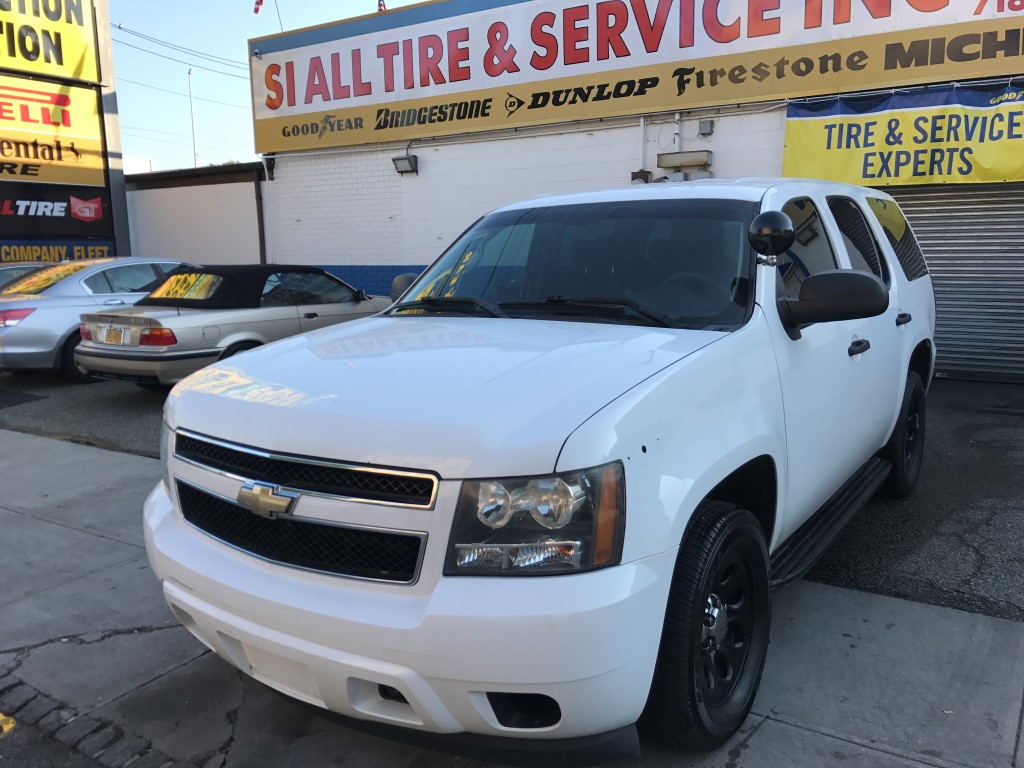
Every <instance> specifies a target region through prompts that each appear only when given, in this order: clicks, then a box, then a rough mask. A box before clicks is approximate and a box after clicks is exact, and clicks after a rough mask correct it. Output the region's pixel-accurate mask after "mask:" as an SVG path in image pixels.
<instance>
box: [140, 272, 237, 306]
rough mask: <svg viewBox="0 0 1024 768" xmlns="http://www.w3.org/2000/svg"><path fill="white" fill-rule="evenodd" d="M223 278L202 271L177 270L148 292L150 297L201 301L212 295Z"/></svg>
mask: <svg viewBox="0 0 1024 768" xmlns="http://www.w3.org/2000/svg"><path fill="white" fill-rule="evenodd" d="M223 282H224V278H223V277H221V276H220V275H210V274H206V273H204V272H179V273H178V274H176V275H171V276H170V277H168V278H167V279H166V280H165V281H164V283H163V284H162V285H161V286H160V287H159V288H157V289H156V290H155V291H153V292H152V293H151V294H149V297H148V298H150V299H189V300H190V301H202V300H203V299H209V298H210V297H211V296H213V295H214V294H215V293H216V292H217V289H218V288H220V285H221V283H223Z"/></svg>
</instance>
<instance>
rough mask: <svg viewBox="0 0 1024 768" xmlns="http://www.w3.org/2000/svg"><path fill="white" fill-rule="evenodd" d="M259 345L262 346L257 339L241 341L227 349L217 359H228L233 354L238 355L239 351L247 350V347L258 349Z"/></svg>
mask: <svg viewBox="0 0 1024 768" xmlns="http://www.w3.org/2000/svg"><path fill="white" fill-rule="evenodd" d="M258 346H260V345H259V342H256V341H240V342H238V343H237V344H232V345H231V346H230V347H228V348H227V349H225V350H224V351H223V352H222V353H221V355H220V357H218V358H217V359H218V360H226V359H227V358H229V357H232V356H233V355H237V354H238V353H239V352H245V351H246V350H247V349H256V347H258Z"/></svg>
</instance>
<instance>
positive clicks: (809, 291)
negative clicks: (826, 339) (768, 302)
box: [778, 269, 889, 338]
mask: <svg viewBox="0 0 1024 768" xmlns="http://www.w3.org/2000/svg"><path fill="white" fill-rule="evenodd" d="M778 304H779V315H780V316H781V318H782V324H783V325H785V326H786V328H787V329H790V330H796V329H798V328H799V327H800V326H801V325H810V324H811V323H830V322H834V321H836V320H857V319H860V318H864V317H876V316H877V315H880V314H882V313H883V312H885V310H887V309H888V308H889V289H888V288H886V287H885V283H883V282H882V281H881V280H879V279H878V278H877V277H875V276H874V275H872V274H869V273H867V272H859V271H856V270H852V269H830V270H827V271H825V272H818V273H816V274H813V275H810V276H808V277H807V278H806V279H805V280H804V281H803V283H802V284H801V285H800V298H799V299H779V302H778ZM796 333H797V335H796V338H799V331H796Z"/></svg>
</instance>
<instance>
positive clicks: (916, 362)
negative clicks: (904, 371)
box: [908, 339, 935, 392]
mask: <svg viewBox="0 0 1024 768" xmlns="http://www.w3.org/2000/svg"><path fill="white" fill-rule="evenodd" d="M934 360H935V353H934V348H933V346H932V342H931V339H924V340H923V341H921V342H920V343H919V344H918V345H917V346H916V347H914V351H913V352H912V353H911V355H910V365H909V366H908V371H909V372H910V373H916V374H917V375H918V376H920V377H921V382H922V383H923V384H924V389H925V391H926V392H927V391H928V387H929V385H930V384H931V380H932V368H933V365H934Z"/></svg>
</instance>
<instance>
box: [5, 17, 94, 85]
mask: <svg viewBox="0 0 1024 768" xmlns="http://www.w3.org/2000/svg"><path fill="white" fill-rule="evenodd" d="M0 67H2V68H3V69H13V70H17V71H19V72H26V73H29V74H33V75H47V76H50V77H65V78H74V79H77V80H88V81H90V82H97V81H98V80H99V74H98V72H99V70H98V68H97V65H96V29H95V27H94V25H93V16H92V2H90V0H0Z"/></svg>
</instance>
